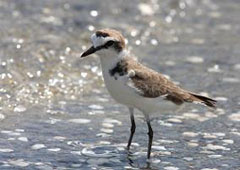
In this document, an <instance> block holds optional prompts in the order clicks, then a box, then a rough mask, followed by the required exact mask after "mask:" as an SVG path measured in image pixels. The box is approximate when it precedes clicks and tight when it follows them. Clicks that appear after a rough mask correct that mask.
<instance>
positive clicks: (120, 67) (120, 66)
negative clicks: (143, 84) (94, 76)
mask: <svg viewBox="0 0 240 170" xmlns="http://www.w3.org/2000/svg"><path fill="white" fill-rule="evenodd" d="M127 71H128V69H127V63H126V62H124V61H119V62H118V63H117V64H116V66H115V67H113V68H112V69H110V70H109V74H110V76H112V77H114V78H115V79H116V80H117V77H116V74H118V75H119V76H124V75H126V74H127Z"/></svg>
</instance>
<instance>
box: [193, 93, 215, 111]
mask: <svg viewBox="0 0 240 170" xmlns="http://www.w3.org/2000/svg"><path fill="white" fill-rule="evenodd" d="M189 94H191V95H192V100H193V102H200V103H202V104H204V105H206V106H208V107H211V108H216V103H217V101H216V100H214V99H211V98H209V97H205V96H202V95H199V94H195V93H191V92H190V93H189Z"/></svg>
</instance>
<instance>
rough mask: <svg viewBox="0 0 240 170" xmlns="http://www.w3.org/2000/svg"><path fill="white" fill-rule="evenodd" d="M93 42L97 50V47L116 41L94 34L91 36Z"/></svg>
mask: <svg viewBox="0 0 240 170" xmlns="http://www.w3.org/2000/svg"><path fill="white" fill-rule="evenodd" d="M91 40H92V43H93V46H94V47H95V48H96V47H99V46H101V45H104V44H105V43H106V42H108V41H109V40H114V41H115V38H113V37H102V36H98V37H97V36H96V34H95V33H94V34H93V35H92V36H91Z"/></svg>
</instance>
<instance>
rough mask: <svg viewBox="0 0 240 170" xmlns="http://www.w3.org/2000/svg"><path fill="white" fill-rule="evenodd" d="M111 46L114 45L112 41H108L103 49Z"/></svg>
mask: <svg viewBox="0 0 240 170" xmlns="http://www.w3.org/2000/svg"><path fill="white" fill-rule="evenodd" d="M113 44H114V41H113V40H110V41H108V42H107V43H106V44H105V45H104V46H105V48H108V47H110V46H112V45H113Z"/></svg>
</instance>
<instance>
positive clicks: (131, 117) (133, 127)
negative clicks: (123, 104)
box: [127, 108, 136, 150]
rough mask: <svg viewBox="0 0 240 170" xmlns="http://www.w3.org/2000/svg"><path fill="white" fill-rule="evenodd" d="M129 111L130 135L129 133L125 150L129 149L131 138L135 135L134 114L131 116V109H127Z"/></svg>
mask: <svg viewBox="0 0 240 170" xmlns="http://www.w3.org/2000/svg"><path fill="white" fill-rule="evenodd" d="M129 111H130V119H131V124H132V126H131V133H130V137H129V139H128V145H127V150H129V149H130V146H131V143H132V138H133V135H134V133H135V129H136V124H135V120H134V114H133V108H129Z"/></svg>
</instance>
